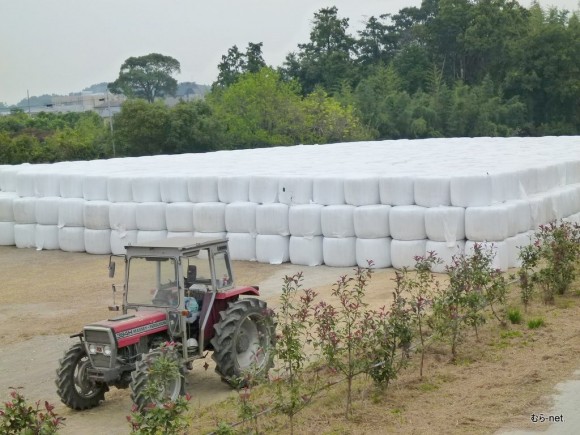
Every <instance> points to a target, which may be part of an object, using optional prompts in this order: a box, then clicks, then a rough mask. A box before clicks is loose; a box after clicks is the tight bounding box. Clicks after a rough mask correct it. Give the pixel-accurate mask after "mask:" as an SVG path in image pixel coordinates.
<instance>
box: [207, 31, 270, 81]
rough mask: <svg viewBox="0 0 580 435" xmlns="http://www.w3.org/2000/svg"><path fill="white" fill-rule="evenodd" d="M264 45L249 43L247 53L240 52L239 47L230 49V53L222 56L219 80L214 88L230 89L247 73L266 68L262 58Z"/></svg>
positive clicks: (219, 66)
mask: <svg viewBox="0 0 580 435" xmlns="http://www.w3.org/2000/svg"><path fill="white" fill-rule="evenodd" d="M262 45H263V44H262V43H261V42H260V43H257V44H255V43H253V42H250V43H248V48H247V49H246V52H245V53H243V52H241V51H240V50H239V48H238V46H237V45H234V46H233V47H231V48H229V49H228V53H227V54H226V55H223V56H222V60H221V62H220V63H219V65H218V70H219V73H218V78H217V80H216V82H215V83H214V84H213V87H214V88H217V87H222V88H224V87H228V86H230V85H232V84H234V83H235V82H236V80H238V78H239V77H240V76H241V75H242V74H245V73H248V72H249V73H257V72H258V71H260V69H262V68H263V67H265V66H266V62H264V58H263V57H262Z"/></svg>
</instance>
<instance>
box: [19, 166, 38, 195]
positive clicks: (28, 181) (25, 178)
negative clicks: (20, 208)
mask: <svg viewBox="0 0 580 435" xmlns="http://www.w3.org/2000/svg"><path fill="white" fill-rule="evenodd" d="M35 177H36V174H35V173H34V172H30V171H20V172H18V173H17V174H16V193H17V194H18V196H21V197H26V196H35V195H36V192H35V188H34V185H35V182H34V179H35Z"/></svg>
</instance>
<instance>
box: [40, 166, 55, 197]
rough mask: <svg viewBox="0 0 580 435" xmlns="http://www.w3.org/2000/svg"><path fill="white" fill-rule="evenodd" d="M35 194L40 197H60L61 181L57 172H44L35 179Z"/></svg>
mask: <svg viewBox="0 0 580 435" xmlns="http://www.w3.org/2000/svg"><path fill="white" fill-rule="evenodd" d="M34 192H35V194H36V196H38V197H45V196H49V197H55V196H58V197H59V196H60V179H59V175H58V174H57V173H56V172H42V173H40V174H37V175H36V177H35V179H34Z"/></svg>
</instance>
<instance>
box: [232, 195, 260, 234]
mask: <svg viewBox="0 0 580 435" xmlns="http://www.w3.org/2000/svg"><path fill="white" fill-rule="evenodd" d="M256 207H258V204H255V203H253V202H232V203H231V204H227V205H226V211H225V224H226V230H227V231H228V232H230V233H252V234H253V233H255V232H256Z"/></svg>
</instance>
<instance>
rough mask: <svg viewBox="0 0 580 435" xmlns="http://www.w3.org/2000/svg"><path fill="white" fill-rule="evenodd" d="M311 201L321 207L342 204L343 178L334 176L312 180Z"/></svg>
mask: <svg viewBox="0 0 580 435" xmlns="http://www.w3.org/2000/svg"><path fill="white" fill-rule="evenodd" d="M312 200H313V201H314V202H315V203H316V204H322V205H340V204H344V203H345V199H344V178H343V177H342V176H340V175H336V176H333V177H317V178H315V179H314V180H312Z"/></svg>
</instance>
